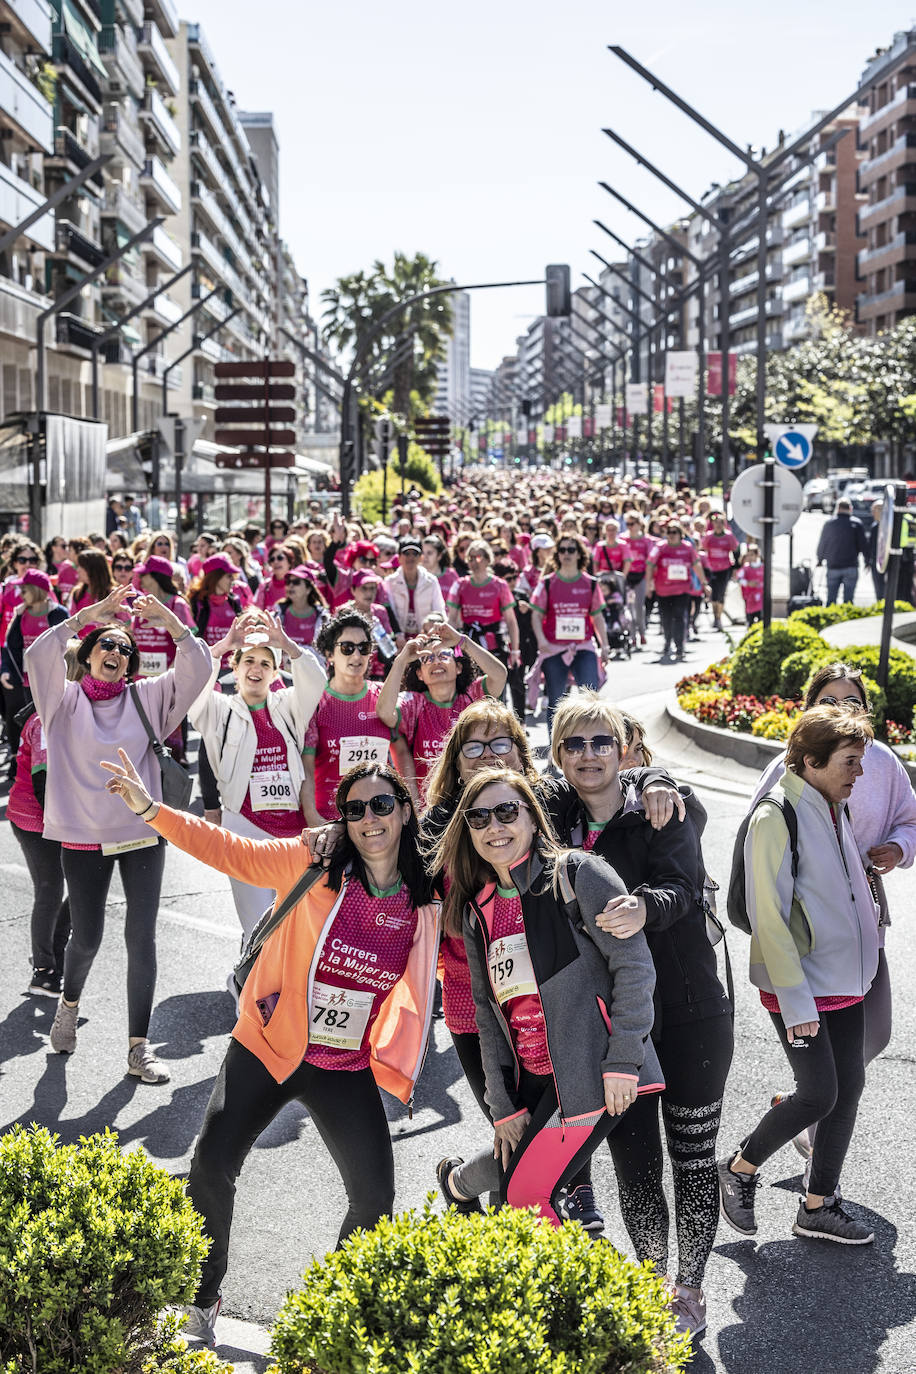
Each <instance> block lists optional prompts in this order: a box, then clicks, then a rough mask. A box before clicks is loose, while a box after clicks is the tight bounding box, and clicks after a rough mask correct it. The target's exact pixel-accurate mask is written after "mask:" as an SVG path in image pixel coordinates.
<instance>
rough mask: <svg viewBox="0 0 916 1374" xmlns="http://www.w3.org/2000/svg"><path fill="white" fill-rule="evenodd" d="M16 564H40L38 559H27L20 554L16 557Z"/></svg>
mask: <svg viewBox="0 0 916 1374" xmlns="http://www.w3.org/2000/svg"><path fill="white" fill-rule="evenodd" d="M16 562H17V563H37V562H38V559H37V558H27V557H26V556H25V554H22V553H19V554H17V555H16Z"/></svg>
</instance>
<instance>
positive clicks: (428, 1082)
mask: <svg viewBox="0 0 916 1374" xmlns="http://www.w3.org/2000/svg"><path fill="white" fill-rule="evenodd" d="M463 1079H464V1072H463V1071H462V1068H461V1065H460V1063H459V1062H458V1055H457V1054H456V1053H455V1048H454V1046H453V1045H452V1043H451V1041H449V1042H448V1043H447V1045H445V1046H444V1047H443V1048H441V1049H440V1048H439V1047H437V1045H436V1043H435V1041H434V1040H432V1039H431V1040H430V1043H429V1053H428V1054H427V1056H426V1063H425V1064H424V1066H423V1072H422V1073H421V1075H420V1077H419V1079H418V1081H417V1089H416V1093H415V1095H414V1104H413V1105H414V1111H415V1112H419V1111H423V1112H427V1111H430V1112H435V1113H436V1119H435V1120H434V1121H429V1122H426V1123H425V1124H424V1125H422V1126H421V1125H413V1124H411V1118H410V1116H409V1115H408V1108H407V1107H405V1106H404V1103H403V1102H399V1101H398V1099H397V1098H395V1097H386V1098H385V1109H386V1111H387V1114H388V1121H389V1124H390V1125H391V1127H392V1132H391V1135H392V1139H393V1140H395V1141H398V1140H410V1139H411V1138H412V1137H414V1136H420V1135H429V1134H430V1132H431V1131H438V1130H440V1129H441V1128H442V1127H443V1126H457V1125H458V1124H459V1122H460V1121H461V1120H462V1112H461V1107H460V1106H459V1104H458V1103H457V1102H456V1101H455V1099H454V1098H453V1097H451V1096H450V1094H449V1091H448V1090H449V1088H450V1087H451V1086H452V1084H453V1083H459V1082H462V1081H463ZM398 1123H402V1124H400V1125H399V1124H398Z"/></svg>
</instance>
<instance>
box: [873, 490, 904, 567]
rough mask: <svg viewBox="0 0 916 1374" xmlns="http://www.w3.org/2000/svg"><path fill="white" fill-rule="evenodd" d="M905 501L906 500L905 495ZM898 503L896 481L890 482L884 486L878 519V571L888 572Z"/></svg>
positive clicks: (876, 558)
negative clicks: (882, 501)
mask: <svg viewBox="0 0 916 1374" xmlns="http://www.w3.org/2000/svg"><path fill="white" fill-rule="evenodd" d="M903 501H904V502H905V501H906V496H905V495H904V497H903ZM896 503H897V486H896V483H894V482H888V484H887V486H886V487H885V488H884V504H883V506H882V508H881V519H880V520H879V521H878V542H877V548H876V550H875V566H876V567H877V569H878V572H882V573H886V572H887V565H888V563H889V562H890V561H891V549H892V547H893V533H894V507H895V506H896Z"/></svg>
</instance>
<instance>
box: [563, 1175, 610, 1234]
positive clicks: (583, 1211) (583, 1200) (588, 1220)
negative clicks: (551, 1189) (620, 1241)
mask: <svg viewBox="0 0 916 1374" xmlns="http://www.w3.org/2000/svg"><path fill="white" fill-rule="evenodd" d="M563 1215H564V1216H565V1217H566V1220H567V1221H577V1222H578V1223H579V1225H580V1226H582V1227H584V1228H585V1230H586V1231H603V1230H604V1217H603V1216H602V1215H601V1213H600V1212H599V1211H598V1208H597V1207H596V1205H595V1193H594V1190H593V1188H592V1185H591V1184H590V1183H580V1184H579V1186H578V1188H572V1189H570V1191H569V1192H568V1193H567V1194H566V1198H565V1200H564V1202H563Z"/></svg>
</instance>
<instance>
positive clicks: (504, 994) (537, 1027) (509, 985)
mask: <svg viewBox="0 0 916 1374" xmlns="http://www.w3.org/2000/svg"><path fill="white" fill-rule="evenodd" d="M477 905H478V906H479V907H480V909H481V911H482V912H483V916H484V920H485V921H486V923H487V931H488V933H489V936H490V943H489V948H488V950H487V964H488V968H489V974H490V986H491V987H492V989H493V994H494V996H495V997H496V1000H497V1001H498V1002H499V1004H500V1006H501V1008H502V1010H503V1014H504V1015H505V1016H506V1018H507V1020H508V1022H509V1034H510V1035H511V1036H512V1043H513V1045H514V1046H515V1053H516V1054H517V1055H518V1057H519V1060H520V1062H521V1064H522V1067H523V1068H526V1069H527V1070H528V1072H529V1073H536V1074H549V1073H552V1072H553V1066H552V1065H551V1062H550V1054H549V1052H548V1049H547V1028H546V1026H545V1024H544V1008H543V1006H542V1005H541V996H540V993H539V992H538V989H537V983H536V981H535V977H534V970H533V969H532V967H531V955H530V954H529V952H528V940H527V937H526V935H525V921H524V917H523V915H522V902H521V898H520V897H519V895H518V893H517V892H516V890H515V888H501V887H497V886H496V885H495V884H494V883H490V884H489V885H488V886H487V887H485V888H484V889H483V891H482V892H480V893H478V896H477Z"/></svg>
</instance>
